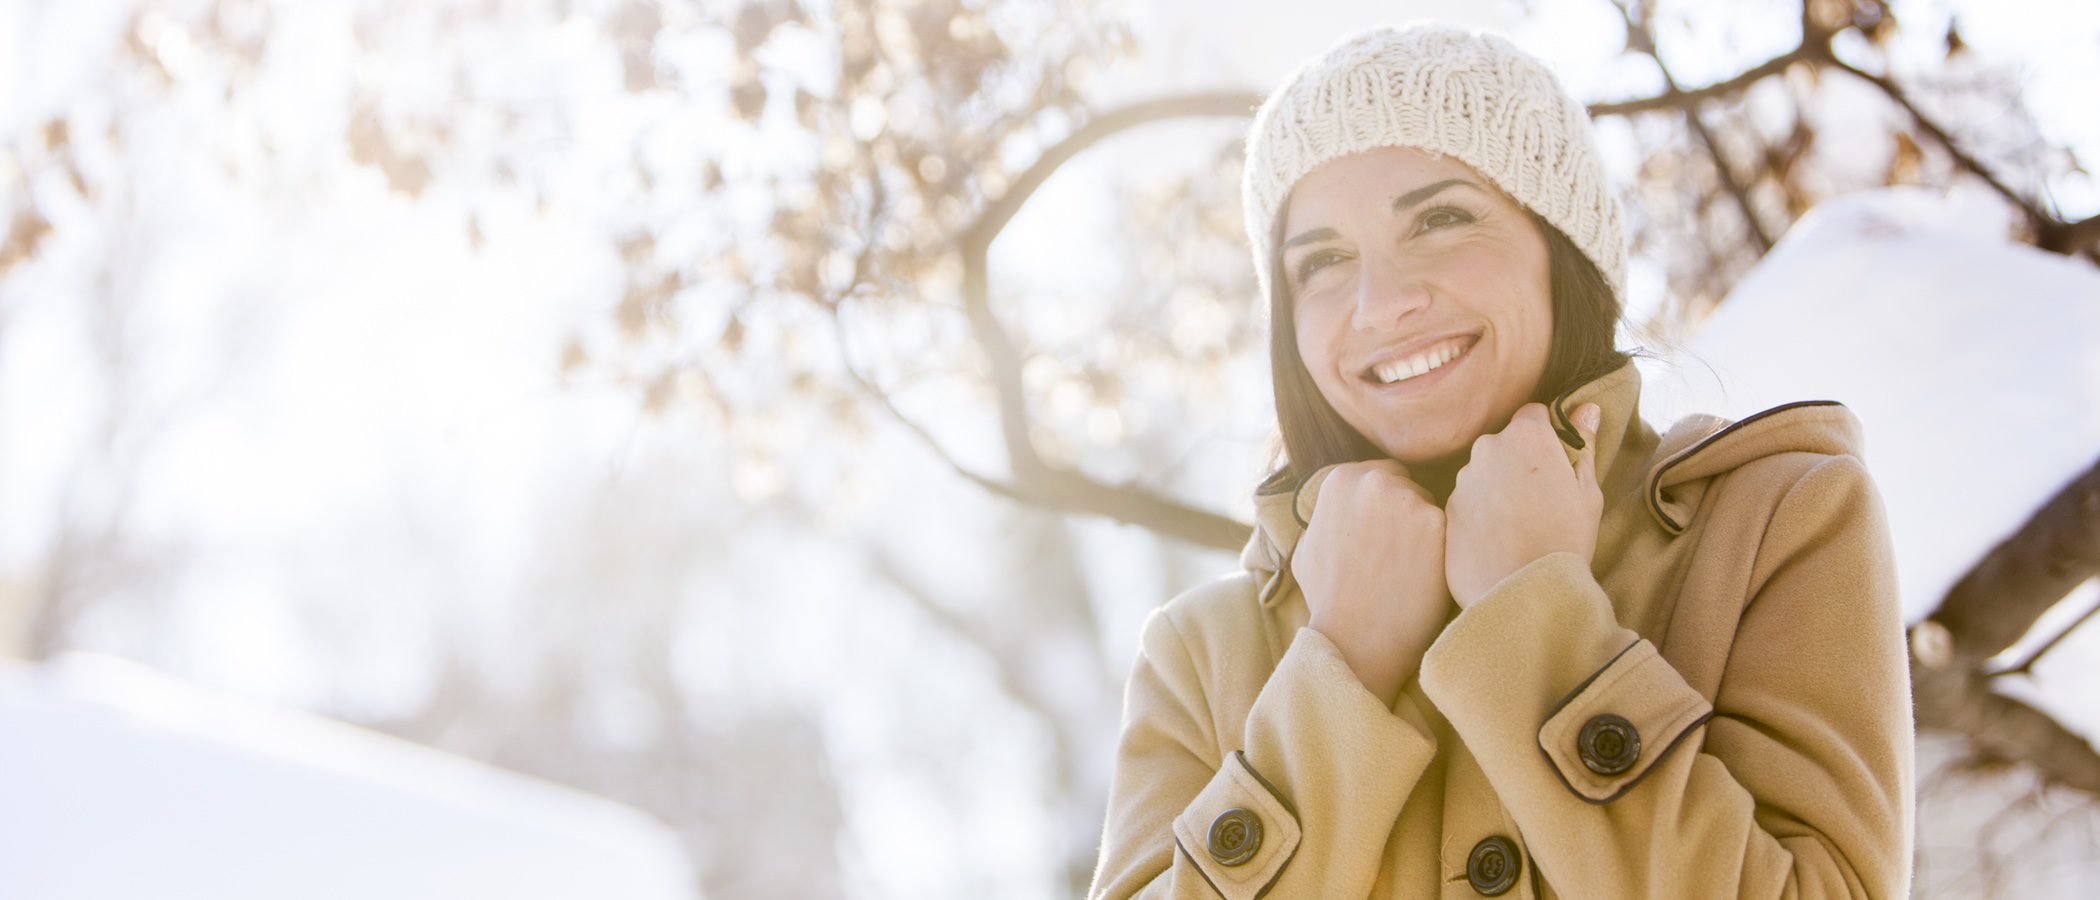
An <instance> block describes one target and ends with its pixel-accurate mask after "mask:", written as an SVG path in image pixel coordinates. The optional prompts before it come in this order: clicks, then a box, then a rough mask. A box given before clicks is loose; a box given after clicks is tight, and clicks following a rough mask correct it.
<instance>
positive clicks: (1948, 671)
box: [1911, 665, 2100, 796]
mask: <svg viewBox="0 0 2100 900" xmlns="http://www.w3.org/2000/svg"><path fill="white" fill-rule="evenodd" d="M1911 685H1912V691H1913V696H1914V697H1915V699H1916V703H1917V717H1918V727H1919V728H1921V729H1933V730H1938V731H1950V732H1954V733H1957V734H1961V735H1965V736H1966V737H1967V738H1968V739H1969V740H1970V741H1971V742H1972V743H1973V745H1974V746H1975V747H1976V748H1977V749H1979V750H1981V751H1983V752H1985V753H1988V754H1990V755H1992V756H1994V757H1997V758H2000V759H2004V760H2009V761H2015V762H2023V763H2027V764H2030V765H2032V766H2034V767H2035V769H2036V771H2038V772H2040V773H2041V775H2042V776H2043V777H2045V778H2047V779H2049V780H2050V781H2053V782H2056V783H2059V784H2062V785H2064V786H2066V787H2070V788H2074V789H2076V790H2079V791H2083V792H2085V793H2087V794H2091V795H2095V796H2100V753H2096V752H2094V750H2093V746H2092V745H2091V744H2089V743H2087V742H2086V740H2085V739H2084V738H2082V737H2079V736H2078V735H2077V734H2075V733H2073V732H2072V731H2071V730H2070V729H2068V728H2065V727H2064V726H2063V725H2061V724H2059V723H2058V722H2057V721H2056V719H2055V718H2054V717H2052V716H2050V715H2049V714H2048V713H2046V712H2043V711H2041V710H2039V709H2035V708H2034V707H2032V706H2029V705H2027V704H2025V703H2022V702H2020V701H2018V700H2015V699H2013V698H2011V697H2006V696H2003V695H2001V694H1996V693H1993V692H1992V691H1991V690H1990V688H1989V681H1988V680H1986V679H1985V678H1984V677H1983V676H1982V675H1981V674H1980V673H1977V672H1975V671H1973V670H1965V669H1957V668H1943V669H1934V668H1929V667H1925V666H1919V665H1913V666H1911Z"/></svg>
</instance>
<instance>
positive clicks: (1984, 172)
mask: <svg viewBox="0 0 2100 900" xmlns="http://www.w3.org/2000/svg"><path fill="white" fill-rule="evenodd" d="M1826 62H1827V63H1829V64H1830V65H1831V66H1833V67H1836V68H1837V69H1839V70H1841V71H1844V72H1848V73H1850V74H1851V75H1852V76H1853V77H1854V78H1858V79H1860V80H1862V81H1865V82H1867V83H1868V84H1871V85H1873V86H1875V87H1877V88H1880V89H1881V92H1882V93H1883V94H1886V95H1888V98H1889V99H1890V100H1892V101H1895V103H1896V105H1897V106H1900V107H1902V108H1903V111H1904V112H1906V113H1908V114H1909V115H1910V118H1911V121H1912V122H1915V123H1917V126H1918V128H1919V130H1921V131H1924V132H1925V133H1926V134H1928V135H1931V136H1932V139H1933V140H1934V141H1935V142H1937V143H1938V144H1939V145H1940V147H1941V148H1942V149H1945V150H1946V151H1947V153H1948V155H1950V156H1952V157H1954V162H1955V164H1956V165H1959V166H1961V167H1962V168H1963V169H1966V170H1968V171H1969V172H1970V173H1971V174H1974V175H1975V176H1976V177H1978V178H1981V179H1983V181H1984V183H1985V184H1988V185H1990V186H1991V189H1992V190H1995V191H1997V192H1998V193H1999V194H2000V195H2001V196H2003V197H2004V198H2005V199H2006V200H2008V201H2011V202H2012V204H2013V205H2014V206H2017V207H2019V209H2020V212H2021V213H2023V214H2025V215H2026V216H2027V221H2028V223H2029V224H2031V225H2033V226H2034V229H2035V231H2036V233H2037V234H2039V233H2041V232H2042V231H2044V230H2046V229H2047V228H2048V227H2049V226H2050V224H2051V223H2056V217H2054V216H2051V215H2049V214H2048V213H2045V212H2043V211H2042V210H2041V208H2040V207H2037V206H2035V205H2034V204H2033V203H2032V202H2031V201H2029V200H2028V199H2027V198H2026V197H2023V196H2020V194H2019V193H2018V192H2016V191H2014V190H2013V189H2012V188H2010V187H2007V186H2006V184H2005V182H2003V181H2000V180H1998V176H1996V175H1993V174H1991V170H1990V169H1988V168H1986V167H1985V166H1984V165H1983V163H1982V162H1981V161H1979V160H1978V159H1976V157H1973V156H1970V155H1969V154H1968V153H1967V152H1966V151H1964V150H1962V148H1961V147H1960V145H1958V144H1956V143H1955V142H1954V137H1953V136H1952V135H1949V134H1948V133H1947V131H1946V129H1943V128H1941V127H1940V126H1939V124H1938V123H1935V122H1934V121H1932V119H1931V118H1930V117H1928V116H1926V115H1925V113H1924V112H1923V111H1921V110H1919V109H1918V107H1917V105H1916V104H1914V103H1912V102H1911V99H1910V94H1909V93H1908V92H1906V91H1904V90H1903V88H1902V86H1901V85H1898V84H1896V82H1895V81H1894V80H1893V79H1890V78H1888V77H1886V76H1883V75H1876V74H1874V73H1872V72H1868V71H1866V70H1863V69H1861V68H1859V67H1857V66H1854V65H1852V64H1851V63H1848V62H1845V61H1844V60H1842V59H1838V58H1837V57H1835V56H1832V57H1830V58H1829V59H1827V60H1826ZM2059 224H2060V223H2059Z"/></svg>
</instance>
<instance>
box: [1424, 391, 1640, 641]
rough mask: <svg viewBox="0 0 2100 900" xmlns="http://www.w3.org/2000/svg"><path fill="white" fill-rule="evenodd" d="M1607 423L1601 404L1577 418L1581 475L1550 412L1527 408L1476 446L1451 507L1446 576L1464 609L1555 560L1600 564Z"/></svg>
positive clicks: (1535, 406)
mask: <svg viewBox="0 0 2100 900" xmlns="http://www.w3.org/2000/svg"><path fill="white" fill-rule="evenodd" d="M1601 415H1602V410H1600V409H1599V408H1598V407H1597V404H1594V403H1586V404H1583V406H1582V408H1581V409H1578V410H1576V411H1575V415H1573V416H1572V417H1570V418H1571V419H1572V421H1573V423H1574V425H1575V430H1576V431H1577V432H1579V433H1580V434H1581V435H1582V438H1583V449H1582V451H1581V453H1580V455H1579V456H1578V457H1577V458H1576V461H1575V465H1574V467H1573V468H1570V467H1569V465H1568V456H1567V451H1566V450H1563V449H1562V447H1561V442H1560V436H1559V435H1557V434H1555V433H1554V431H1553V424H1552V422H1550V421H1549V420H1548V419H1547V412H1546V407H1545V405H1544V404H1540V403H1527V404H1524V405H1523V406H1522V407H1520V408H1518V409H1517V414H1516V416H1515V417H1513V418H1511V419H1510V421H1509V427H1508V428H1504V429H1503V430H1502V431H1501V432H1500V433H1497V434H1484V435H1481V436H1480V437H1479V438H1478V439H1476V440H1474V441H1473V455H1472V457H1471V458H1470V459H1468V460H1467V462H1466V466H1465V468H1463V469H1460V470H1459V472H1458V480H1457V482H1456V483H1455V484H1454V485H1453V487H1452V489H1451V499H1450V500H1449V501H1447V502H1446V503H1445V504H1444V515H1445V516H1446V517H1447V520H1448V524H1447V526H1446V528H1447V531H1446V540H1448V541H1449V545H1448V547H1447V548H1446V552H1445V554H1444V575H1445V578H1446V579H1447V580H1448V581H1449V582H1450V584H1451V596H1452V598H1453V599H1454V600H1455V601H1457V603H1458V605H1459V607H1460V608H1466V607H1470V606H1472V605H1473V602H1474V601H1476V600H1479V599H1480V597H1481V595H1483V594H1486V593H1487V592H1488V589H1489V588H1492V587H1494V586H1495V584H1496V583H1497V582H1500V581H1501V580H1502V579H1504V578H1507V577H1509V576H1510V574H1511V573H1514V572H1515V571H1517V570H1518V569H1521V568H1523V567H1525V566H1526V565H1529V564H1530V563H1531V562H1532V561H1534V560H1536V559H1538V558H1539V557H1542V556H1545V555H1546V554H1548V553H1555V552H1559V551H1563V550H1566V551H1570V552H1573V553H1577V554H1580V555H1581V556H1582V558H1583V559H1584V560H1590V559H1593V558H1594V557H1595V556H1596V553H1597V526H1598V520H1599V519H1601V518H1602V517H1603V514H1604V492H1603V489H1602V488H1600V487H1599V486H1598V485H1597V422H1598V419H1599V417H1600V416H1601Z"/></svg>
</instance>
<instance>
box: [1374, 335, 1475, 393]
mask: <svg viewBox="0 0 2100 900" xmlns="http://www.w3.org/2000/svg"><path fill="white" fill-rule="evenodd" d="M1463 352H1465V348H1464V347H1463V346H1462V345H1460V344H1458V343H1451V344H1445V345H1444V346H1442V347H1440V348H1437V349H1433V350H1430V351H1428V352H1426V353H1418V354H1415V355H1414V356H1412V357H1409V358H1407V359H1403V360H1397V361H1394V362H1389V363H1386V364H1385V365H1382V366H1378V367H1376V368H1373V369H1372V370H1371V375H1372V376H1373V377H1375V378H1377V379H1378V383H1380V384H1392V383H1393V382H1396V381H1406V380H1407V379H1410V378H1413V377H1415V376H1418V375H1421V374H1423V373H1425V372H1429V371H1431V370H1434V369H1437V368H1440V367H1442V366H1443V365H1444V364H1445V363H1448V362H1450V361H1452V360H1454V359H1457V358H1458V355H1459V354H1460V353H1463Z"/></svg>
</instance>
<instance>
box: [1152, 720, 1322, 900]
mask: <svg viewBox="0 0 2100 900" xmlns="http://www.w3.org/2000/svg"><path fill="white" fill-rule="evenodd" d="M1300 837H1301V834H1300V831H1299V827H1298V813H1297V811H1296V810H1295V809H1293V808H1291V805H1290V803H1289V802H1288V801H1286V800H1285V799H1284V798H1283V797H1282V795H1280V794H1279V793H1278V792H1277V791H1276V788H1275V786H1274V785H1271V784H1270V783H1269V781H1268V779H1266V778H1263V777H1262V776H1261V775H1260V773H1257V772H1255V771H1254V769H1253V767H1251V766H1249V765H1248V764H1247V756H1246V754H1244V753H1241V752H1239V751H1234V752H1233V753H1232V754H1231V755H1228V756H1226V757H1225V763H1224V765H1222V766H1220V767H1219V769H1218V774H1217V776H1216V777H1214V778H1212V779H1211V780H1210V784H1208V785H1205V786H1204V788H1203V790H1202V792H1201V793H1198V794H1197V795H1196V799H1195V800H1193V801H1191V802H1190V803H1189V805H1188V807H1187V808H1185V809H1183V810H1182V812H1181V815H1180V816H1177V817H1176V818H1175V819H1174V841H1175V843H1176V844H1178V845H1179V846H1180V850H1181V853H1182V854H1183V855H1185V856H1187V857H1188V858H1189V861H1190V862H1191V863H1193V864H1195V866H1196V869H1197V870H1198V871H1200V872H1202V873H1203V877H1204V879H1205V880H1207V881H1209V882H1210V886H1211V887H1212V888H1213V889H1214V890H1216V891H1217V892H1218V894H1219V895H1220V896H1223V897H1225V898H1227V900H1242V898H1248V900H1251V898H1254V897H1259V896H1261V895H1262V894H1263V893H1265V892H1267V891H1268V889H1269V886H1270V885H1271V884H1273V883H1274V882H1275V881H1276V878H1277V877H1278V876H1280V875H1282V874H1283V867H1284V866H1285V865H1287V864H1289V863H1290V861H1291V857H1293V856H1295V855H1297V853H1298V842H1299V839H1300Z"/></svg>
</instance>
